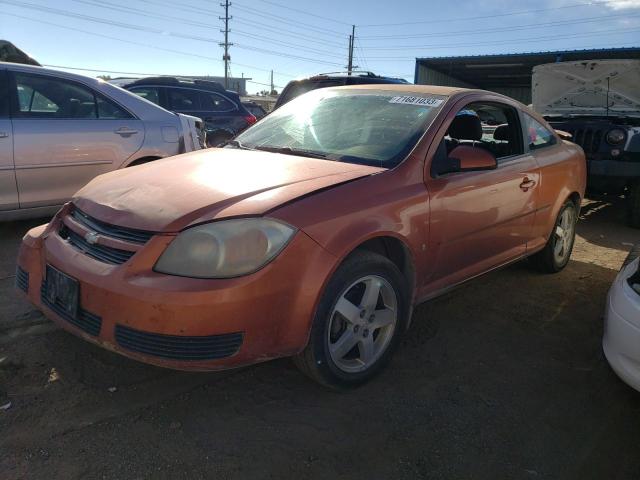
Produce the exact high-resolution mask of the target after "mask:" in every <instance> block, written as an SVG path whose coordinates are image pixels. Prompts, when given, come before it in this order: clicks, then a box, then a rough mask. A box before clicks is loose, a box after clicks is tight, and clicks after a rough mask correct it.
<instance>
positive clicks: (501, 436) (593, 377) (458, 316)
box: [0, 201, 640, 480]
mask: <svg viewBox="0 0 640 480" xmlns="http://www.w3.org/2000/svg"><path fill="white" fill-rule="evenodd" d="M622 216H623V215H622V211H621V208H620V206H619V205H612V204H611V203H608V202H606V201H590V202H588V203H587V204H586V205H585V207H584V209H583V212H582V218H581V221H580V223H579V226H578V234H579V237H578V239H577V243H576V247H575V250H574V254H573V257H572V261H571V263H570V264H569V266H568V267H567V268H566V269H565V270H564V271H563V272H562V273H560V274H557V275H543V274H539V273H535V272H533V271H531V270H529V269H528V268H527V265H526V263H523V264H517V265H514V266H511V267H509V268H507V269H504V270H502V271H498V272H494V273H491V274H489V275H486V276H484V277H482V278H480V279H477V280H474V281H472V282H470V283H468V284H466V285H465V286H464V287H462V288H460V289H458V290H457V291H455V292H452V293H450V294H448V295H446V296H444V297H442V298H439V299H437V300H434V301H432V302H429V303H427V304H423V305H421V306H420V307H418V308H417V309H416V311H415V314H414V318H413V324H412V326H411V328H410V330H409V332H408V333H407V335H406V336H405V339H404V342H403V345H402V347H401V348H400V350H399V351H398V352H397V354H396V355H395V357H394V359H393V360H392V362H391V364H390V365H389V367H388V368H387V369H386V370H385V371H384V373H383V374H382V375H381V376H380V377H378V378H377V379H375V380H374V381H373V382H371V383H369V384H367V385H365V386H364V387H362V388H360V389H357V390H355V391H352V392H349V393H343V394H337V393H331V392H327V391H325V390H323V389H321V388H320V387H318V386H316V385H315V384H314V383H312V382H311V381H309V380H308V379H307V378H305V377H304V376H302V375H301V374H300V373H298V371H297V370H296V369H295V368H294V367H293V365H292V363H291V362H290V361H288V360H279V361H274V362H270V363H266V364H262V365H259V366H254V367H250V368H245V369H242V370H238V371H234V372H227V373H222V374H221V373H214V374H189V373H182V372H174V371H169V370H163V369H159V368H155V367H150V366H146V365H142V364H139V363H136V362H133V361H131V360H127V359H125V358H122V357H120V356H117V355H115V354H112V353H110V352H107V351H103V350H101V349H99V348H97V347H94V346H92V345H89V344H88V343H85V342H84V341H81V340H79V339H78V338H75V337H73V336H72V335H70V334H68V333H65V332H63V331H61V330H58V329H57V328H55V327H54V326H53V325H52V324H51V323H50V322H48V321H47V320H46V319H44V318H43V317H42V316H41V315H40V314H39V313H38V312H36V311H34V309H33V308H31V307H30V306H29V305H28V304H27V303H26V301H24V300H23V299H22V298H19V297H18V295H17V294H16V293H15V291H14V288H13V282H14V278H13V274H14V268H15V263H14V261H15V256H16V251H17V248H18V244H19V241H20V238H21V236H22V235H23V233H24V232H25V231H26V230H27V229H28V228H29V227H31V226H33V225H36V224H38V223H41V222H37V221H36V222H18V223H13V224H0V386H2V388H5V389H6V390H7V391H8V392H9V395H10V399H11V401H12V406H11V408H10V409H9V410H7V411H0V479H3V480H4V479H7V480H9V479H18V478H37V479H57V478H60V479H76V478H82V479H93V478H96V479H103V478H105V479H143V478H144V479H146V478H154V479H155V478H185V479H198V478H216V479H227V478H233V479H236V478H241V479H269V478H273V479H282V478H305V479H329V478H335V479H338V478H341V479H342V478H345V479H350V478H358V479H360V478H362V479H368V480H369V479H371V480H374V479H404V478H407V479H409V478H428V479H440V478H442V479H463V478H464V479H520V478H522V479H542V478H544V479H590V478H593V479H608V480H613V479H639V478H640V393H637V392H635V391H633V390H632V389H630V388H629V387H627V386H626V385H625V384H623V383H622V382H621V381H619V380H618V378H617V377H616V376H615V375H614V374H613V372H612V371H611V370H610V369H609V367H608V365H607V363H606V361H605V359H604V357H603V354H602V350H601V344H600V341H601V335H602V312H603V309H604V304H605V299H606V293H607V290H608V288H609V286H610V284H611V282H612V280H613V278H614V277H615V275H616V273H617V271H618V269H619V268H620V265H621V264H622V261H623V260H624V258H625V256H626V254H627V251H628V250H629V249H630V248H631V246H632V244H633V243H636V242H638V241H640V231H637V230H631V229H629V228H627V227H625V226H624V222H623V219H622Z"/></svg>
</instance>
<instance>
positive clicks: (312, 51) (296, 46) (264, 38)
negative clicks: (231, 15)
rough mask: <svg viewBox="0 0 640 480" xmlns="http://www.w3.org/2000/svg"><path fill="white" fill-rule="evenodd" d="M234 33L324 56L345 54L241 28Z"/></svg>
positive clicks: (340, 56)
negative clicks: (253, 32)
mask: <svg viewBox="0 0 640 480" xmlns="http://www.w3.org/2000/svg"><path fill="white" fill-rule="evenodd" d="M234 33H235V34H236V35H239V36H241V37H247V38H253V39H256V40H262V41H264V42H267V43H272V44H275V45H281V46H285V47H291V48H295V49H298V50H305V51H308V52H310V53H313V54H316V55H323V56H326V57H333V58H343V57H344V55H337V54H332V53H328V52H326V51H324V50H317V49H315V48H309V47H305V46H303V45H300V44H296V43H288V42H283V41H280V40H276V39H274V38H270V37H263V36H262V35H254V34H252V33H248V32H244V31H241V30H234Z"/></svg>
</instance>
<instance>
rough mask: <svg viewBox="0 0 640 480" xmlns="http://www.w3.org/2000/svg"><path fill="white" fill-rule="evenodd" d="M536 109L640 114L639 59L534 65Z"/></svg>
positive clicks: (551, 112)
mask: <svg viewBox="0 0 640 480" xmlns="http://www.w3.org/2000/svg"><path fill="white" fill-rule="evenodd" d="M532 84H533V88H532V99H533V109H534V110H535V111H537V112H538V113H541V114H542V115H568V114H582V115H612V116H616V115H619V116H640V90H639V89H638V84H640V60H588V61H580V62H560V63H550V64H546V65H538V66H536V67H534V68H533V77H532Z"/></svg>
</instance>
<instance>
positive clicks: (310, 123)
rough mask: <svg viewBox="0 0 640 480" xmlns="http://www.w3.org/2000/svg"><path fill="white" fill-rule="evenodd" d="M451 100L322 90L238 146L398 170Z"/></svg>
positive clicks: (285, 109)
mask: <svg viewBox="0 0 640 480" xmlns="http://www.w3.org/2000/svg"><path fill="white" fill-rule="evenodd" d="M444 99H445V97H442V96H436V95H398V93H397V92H392V91H382V90H380V91H378V90H326V89H324V90H316V91H313V92H310V93H307V94H305V95H302V96H300V97H298V98H297V99H295V100H293V101H291V102H290V103H287V104H286V105H284V106H283V107H282V108H280V109H278V110H276V111H275V112H273V113H272V114H271V115H269V116H267V117H266V118H265V119H263V120H262V121H261V122H260V123H258V124H256V125H255V126H253V127H251V128H249V129H248V130H247V131H245V132H244V133H242V134H241V135H239V136H238V137H237V138H236V140H237V142H235V146H236V147H238V146H241V147H242V148H251V149H257V150H268V151H280V152H282V153H289V154H296V155H303V156H311V157H320V158H327V159H328V160H336V161H343V162H349V163H360V164H365V165H373V166H379V167H385V168H392V167H394V166H395V165H397V164H398V163H399V162H401V161H402V160H403V159H404V158H405V157H406V155H407V154H408V153H409V152H410V151H411V149H412V148H413V147H414V146H415V144H416V143H417V142H418V140H419V139H420V137H421V136H422V134H423V133H424V132H425V130H426V128H427V127H428V126H429V124H430V123H431V121H432V120H433V118H434V117H435V115H436V113H437V111H438V109H439V108H440V106H441V105H442V103H443V102H444Z"/></svg>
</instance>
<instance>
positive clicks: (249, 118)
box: [244, 115, 258, 125]
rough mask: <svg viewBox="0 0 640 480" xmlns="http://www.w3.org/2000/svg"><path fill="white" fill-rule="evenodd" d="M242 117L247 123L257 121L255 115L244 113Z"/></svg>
mask: <svg viewBox="0 0 640 480" xmlns="http://www.w3.org/2000/svg"><path fill="white" fill-rule="evenodd" d="M244 119H245V121H246V122H247V123H248V124H249V125H253V124H254V123H256V122H257V121H258V119H257V118H256V117H255V115H245V117H244Z"/></svg>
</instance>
